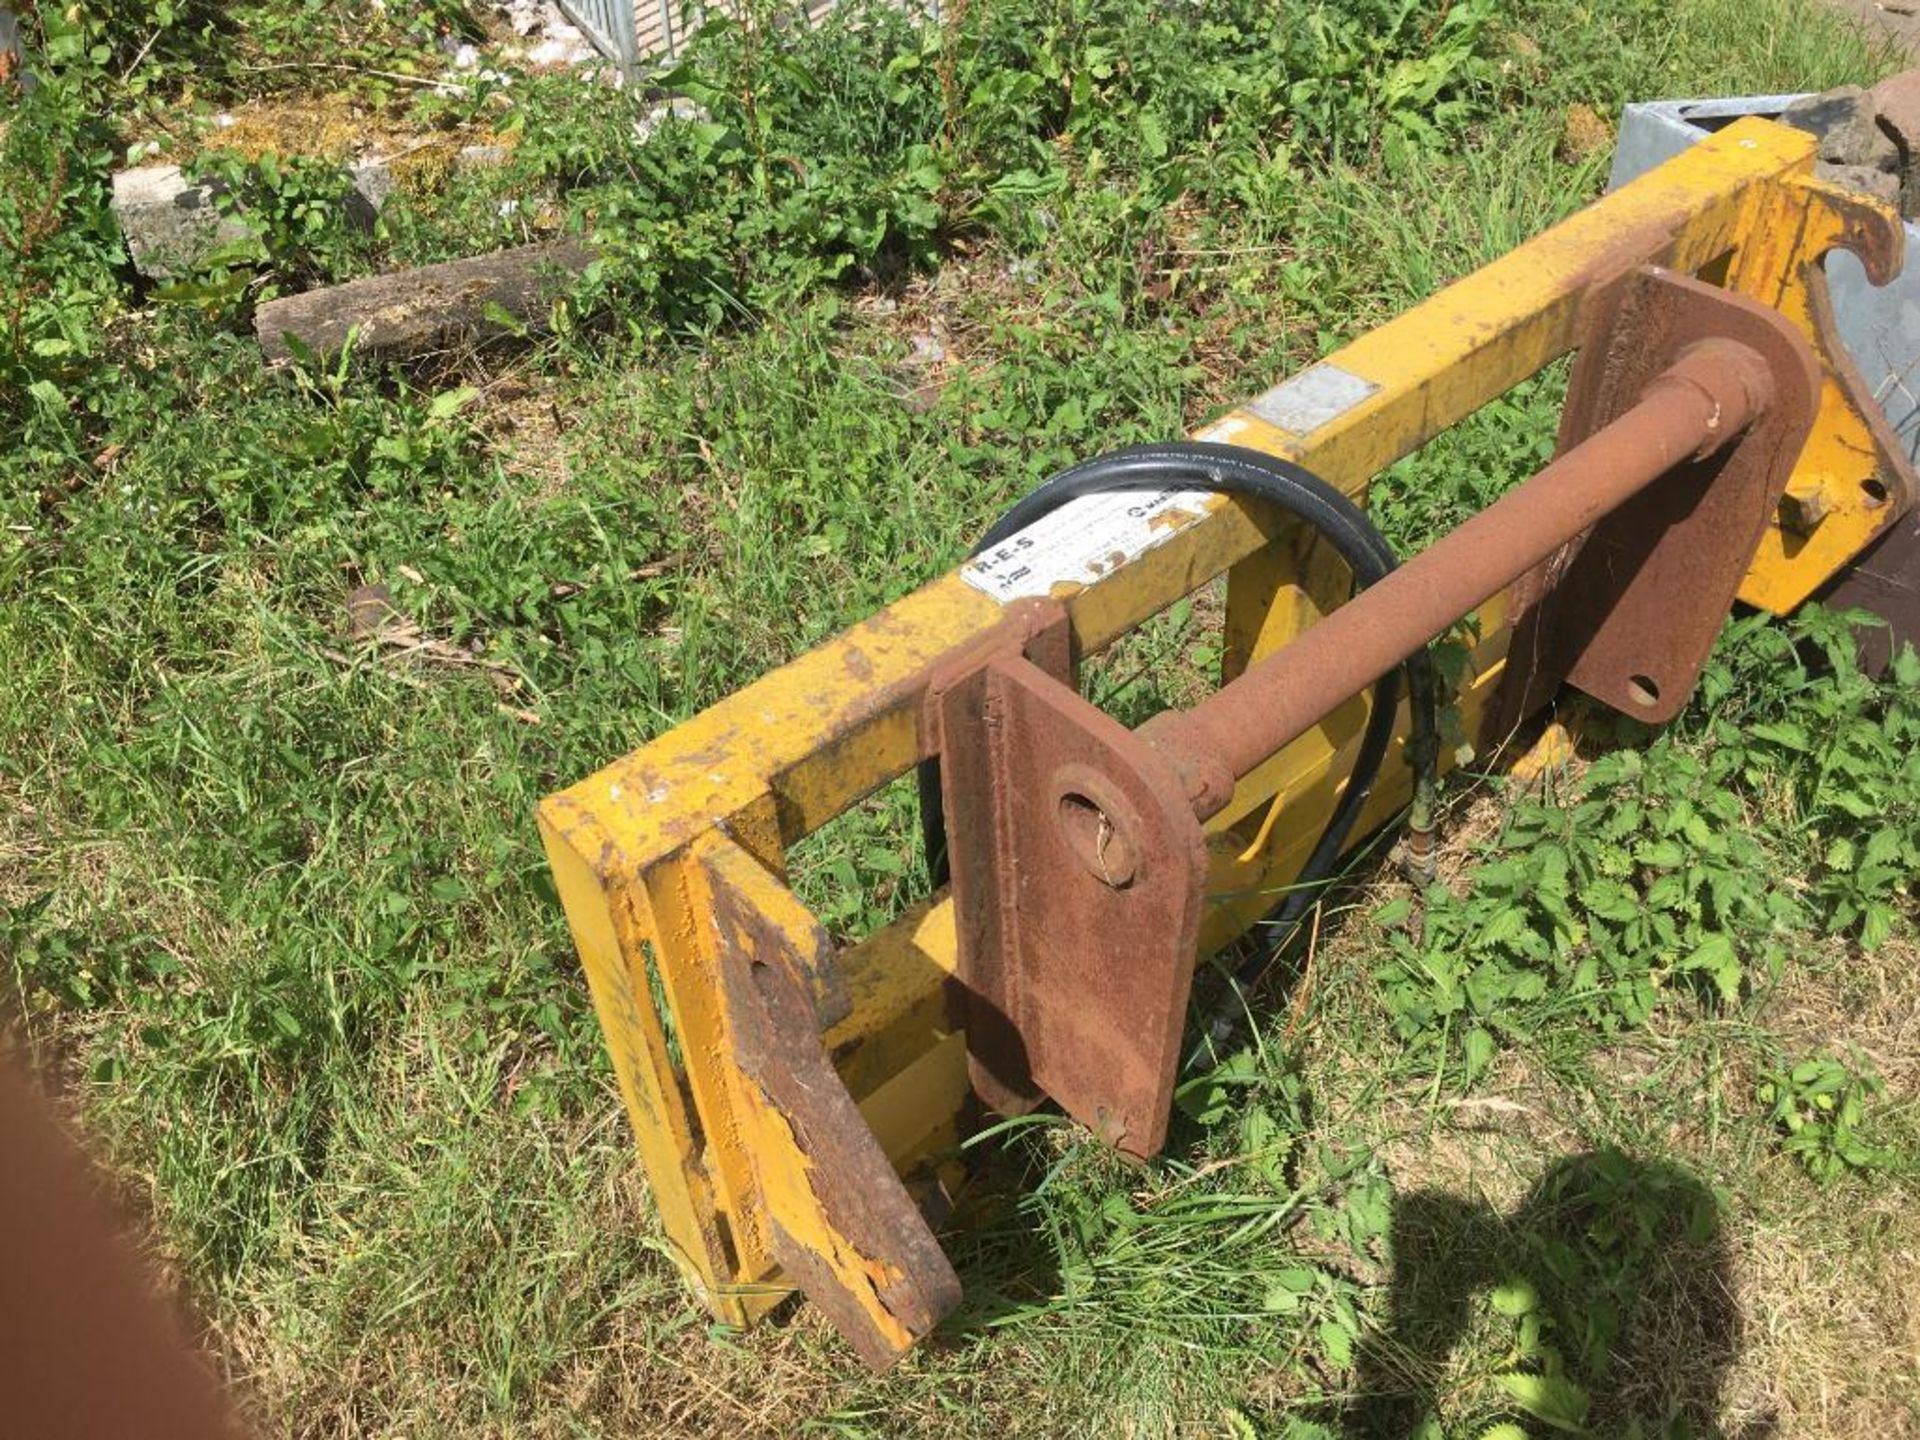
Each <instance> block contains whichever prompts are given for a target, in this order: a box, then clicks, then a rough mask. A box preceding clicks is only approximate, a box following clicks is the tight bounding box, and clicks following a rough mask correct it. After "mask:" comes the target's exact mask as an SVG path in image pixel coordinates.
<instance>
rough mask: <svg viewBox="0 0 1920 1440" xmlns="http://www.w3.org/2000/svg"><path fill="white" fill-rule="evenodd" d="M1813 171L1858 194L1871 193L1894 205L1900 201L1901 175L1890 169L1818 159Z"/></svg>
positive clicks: (1876, 197) (1820, 176) (1824, 178)
mask: <svg viewBox="0 0 1920 1440" xmlns="http://www.w3.org/2000/svg"><path fill="white" fill-rule="evenodd" d="M1813 173H1814V174H1815V175H1816V176H1818V177H1819V178H1820V179H1822V180H1830V181H1832V182H1833V183H1834V184H1835V185H1840V186H1844V187H1845V188H1846V189H1848V190H1851V191H1853V192H1854V193H1855V194H1857V195H1871V196H1873V197H1874V198H1875V199H1878V200H1884V201H1886V202H1887V203H1888V204H1889V205H1894V206H1897V205H1898V204H1899V203H1900V177H1899V176H1898V175H1896V174H1894V173H1893V172H1892V171H1890V170H1878V169H1875V168H1874V167H1873V166H1871V165H1835V164H1833V163H1832V162H1831V161H1827V160H1818V161H1815V162H1814V166H1813Z"/></svg>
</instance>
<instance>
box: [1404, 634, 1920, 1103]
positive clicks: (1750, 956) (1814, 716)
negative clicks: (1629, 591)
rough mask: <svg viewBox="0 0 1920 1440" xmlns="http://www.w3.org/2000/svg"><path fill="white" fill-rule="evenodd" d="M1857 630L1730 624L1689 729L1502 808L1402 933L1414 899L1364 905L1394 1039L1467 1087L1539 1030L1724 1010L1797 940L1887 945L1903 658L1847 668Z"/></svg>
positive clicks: (1905, 833)
mask: <svg viewBox="0 0 1920 1440" xmlns="http://www.w3.org/2000/svg"><path fill="white" fill-rule="evenodd" d="M1861 619H1862V617H1860V616H1848V615H1839V614H1835V613H1832V612H1826V611H1821V610H1818V609H1814V610H1811V611H1809V612H1807V613H1806V614H1804V615H1802V616H1799V617H1796V619H1795V620H1794V621H1792V622H1791V623H1789V624H1787V625H1784V626H1783V625H1780V624H1779V623H1777V622H1774V621H1771V620H1769V619H1768V618H1767V617H1764V616H1757V617H1752V618H1749V619H1743V620H1741V621H1738V622H1736V623H1735V624H1734V625H1732V626H1730V627H1729V630H1728V634H1727V635H1726V637H1725V638H1724V639H1723V641H1722V643H1721V646H1720V648H1719V650H1718V651H1717V653H1716V656H1715V658H1714V660H1713V661H1712V662H1711V663H1710V665H1709V666H1708V669H1707V672H1706V674H1705V675H1703V677H1702V682H1701V691H1700V696H1699V698H1698V700H1697V701H1696V703H1695V706H1694V707H1693V709H1692V711H1690V712H1689V716H1688V717H1687V718H1686V720H1685V721H1683V722H1682V723H1681V724H1679V725H1677V726H1676V727H1674V728H1673V729H1672V730H1669V731H1667V732H1665V733H1663V734H1661V735H1659V736H1658V737H1656V738H1655V739H1654V740H1653V741H1652V743H1651V744H1650V745H1648V746H1647V747H1646V749H1644V750H1619V751H1616V752H1614V753H1612V754H1609V755H1607V756H1604V757H1603V758H1601V759H1600V760H1597V761H1596V762H1594V763H1593V764H1592V765H1590V766H1588V767H1587V768H1586V770H1585V771H1584V773H1582V774H1581V775H1579V776H1578V778H1577V779H1575V780H1574V781H1573V782H1572V783H1571V785H1570V786H1569V787H1568V788H1567V789H1566V791H1565V793H1564V794H1551V793H1550V794H1545V795H1529V796H1525V797H1523V798H1521V799H1520V800H1518V801H1517V802H1516V803H1515V804H1514V806H1513V808H1512V809H1511V811H1510V812H1509V813H1508V816H1507V819H1506V822H1505V824H1504V826H1503V828H1502V830H1501V833H1500V835H1499V837H1498V838H1497V839H1496V840H1495V841H1493V842H1492V843H1491V844H1490V845H1489V846H1487V847H1486V848H1485V849H1484V851H1483V852H1482V861H1483V863H1481V864H1480V865H1479V866H1478V867H1477V868H1476V869H1475V870H1473V871H1472V872H1471V873H1470V875H1469V876H1468V877H1467V882H1466V888H1465V890H1464V891H1463V892H1462V893H1456V892H1455V891H1454V890H1452V889H1450V888H1448V887H1447V886H1445V885H1436V886H1433V887H1430V888H1429V889H1428V890H1427V892H1426V893H1425V895H1424V896H1423V897H1421V901H1420V906H1419V909H1420V912H1421V913H1420V914H1419V915H1418V917H1417V923H1411V922H1414V921H1415V920H1416V917H1415V914H1414V911H1415V904H1414V902H1413V901H1412V900H1411V899H1406V898H1403V899H1400V900H1396V901H1394V902H1392V903H1390V904H1389V905H1387V906H1386V907H1384V908H1383V909H1382V910H1380V911H1379V912H1378V913H1377V915H1376V917H1375V918H1376V920H1377V921H1378V922H1380V923H1381V924H1384V925H1386V926H1388V927H1389V937H1388V938H1389V944H1388V948H1387V951H1386V954H1385V957H1384V959H1383V960H1382V961H1381V962H1380V963H1379V965H1378V966H1377V969H1376V975H1377V979H1378V981H1379V984H1380V988H1381V994H1382V996H1383V998H1384V1000H1385V1003H1386V1006H1387V1009H1388V1011H1389V1013H1390V1014H1391V1015H1392V1017H1393V1020H1394V1023H1395V1025H1396V1028H1397V1029H1398V1030H1399V1032H1400V1034H1401V1036H1402V1038H1404V1039H1406V1040H1408V1041H1410V1042H1416V1041H1422V1040H1425V1041H1431V1042H1435V1043H1437V1044H1438V1045H1439V1047H1440V1050H1441V1054H1440V1056H1439V1058H1438V1062H1437V1063H1438V1064H1439V1065H1440V1066H1441V1067H1443V1068H1452V1067H1455V1066H1457V1067H1459V1068H1461V1069H1463V1070H1464V1072H1465V1077H1466V1079H1467V1080H1468V1081H1469V1082H1471V1081H1472V1080H1473V1079H1474V1078H1475V1077H1477V1076H1478V1075H1479V1074H1480V1072H1481V1071H1483V1070H1484V1069H1485V1068H1486V1067H1487V1065H1488V1064H1489V1063H1490V1062H1491V1061H1492V1059H1493V1057H1494V1055H1495V1053H1496V1052H1497V1050H1498V1048H1499V1044H1500V1041H1501V1039H1502V1038H1506V1039H1517V1038H1520V1037H1521V1036H1523V1035H1525V1034H1527V1033H1529V1032H1530V1031H1532V1030H1533V1029H1535V1028H1537V1027H1538V1026H1539V1025H1540V1024H1541V1023H1542V1021H1544V1020H1546V1019H1549V1018H1551V1017H1553V1016H1558V1015H1565V1014H1574V1015H1578V1016H1580V1017H1582V1018H1583V1019H1585V1020H1588V1021H1590V1022H1593V1023H1595V1024H1597V1025H1599V1026H1600V1027H1601V1028H1602V1029H1603V1030H1607V1031H1612V1030H1617V1029H1620V1028H1622V1027H1632V1026H1639V1025H1643V1024H1645V1023H1646V1021H1647V1019H1648V1018H1649V1017H1650V1016H1651V1015H1652V1013H1653V1011H1654V1009H1655V1007H1656V1006H1657V1005H1659V1004H1660V1003H1661V1002H1662V1000H1663V999H1664V998H1666V997H1668V996H1671V995H1675V994H1685V995H1689V996H1691V997H1694V998H1695V999H1696V1000H1697V1001H1700V1002H1703V1003H1707V1004H1723V1005H1732V1004H1734V1003H1736V1002H1737V1001H1738V1000H1739V998H1740V996H1741V993H1742V989H1743V986H1746V985H1748V984H1749V983H1750V982H1751V981H1752V980H1753V979H1754V978H1755V977H1756V976H1762V975H1764V976H1767V977H1769V978H1775V977H1777V975H1778V973H1779V970H1780V967H1781V965H1782V963H1783V961H1784V958H1785V953H1786V943H1787V941H1788V940H1789V939H1790V937H1791V936H1793V935H1794V934H1795V933H1804V932H1805V931H1806V930H1807V929H1809V928H1824V929H1826V930H1828V931H1829V932H1831V933H1835V934H1845V935H1848V936H1850V937H1853V938H1855V939H1857V940H1858V941H1859V943H1860V944H1861V945H1862V946H1864V947H1867V948H1871V947H1873V946H1875V945H1878V944H1880V943H1881V942H1882V941H1884V940H1885V939H1886V938H1887V936H1888V935H1889V934H1891V933H1893V931H1894V929H1895V928H1896V926H1897V925H1898V924H1899V923H1900V919H1901V915H1902V913H1903V908H1904V907H1909V906H1910V905H1911V903H1912V895H1911V892H1912V889H1913V876H1914V874H1915V873H1916V871H1917V870H1920V699H1917V698H1916V696H1920V659H1916V657H1915V656H1914V655H1913V653H1912V652H1911V651H1908V652H1906V653H1903V654H1902V655H1900V656H1899V657H1898V658H1897V659H1896V660H1895V662H1894V663H1893V665H1892V667H1891V668H1890V669H1889V671H1888V673H1887V675H1886V676H1885V677H1883V678H1881V679H1878V680H1876V679H1874V678H1871V677H1869V676H1867V675H1865V674H1863V673H1862V672H1861V671H1860V669H1859V666H1858V664H1857V661H1856V658H1855V654H1854V639H1853V628H1852V627H1853V625H1854V624H1855V623H1857V622H1859V621H1860V620H1861ZM1783 876H1794V877H1801V876H1804V877H1806V878H1805V879H1804V880H1793V881H1783V880H1782V878H1781V877H1783Z"/></svg>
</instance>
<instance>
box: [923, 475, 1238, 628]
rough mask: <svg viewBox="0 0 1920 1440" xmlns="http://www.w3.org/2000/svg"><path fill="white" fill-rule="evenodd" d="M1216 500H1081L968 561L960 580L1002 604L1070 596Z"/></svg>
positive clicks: (1125, 496)
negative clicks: (1052, 596) (1053, 596)
mask: <svg viewBox="0 0 1920 1440" xmlns="http://www.w3.org/2000/svg"><path fill="white" fill-rule="evenodd" d="M1212 498H1213V497H1212V495H1211V494H1210V493H1209V492H1208V491H1205V490H1175V489H1165V490H1120V491H1115V492H1114V493H1113V494H1111V495H1086V496H1082V497H1081V498H1080V499H1078V500H1075V501H1072V502H1071V503H1070V504H1066V505H1063V506H1061V507H1060V508H1059V509H1058V510H1056V511H1054V512H1053V513H1052V514H1051V515H1046V516H1043V517H1041V518H1040V519H1038V520H1036V521H1034V522H1033V524H1031V525H1029V526H1028V527H1027V528H1026V529H1024V530H1022V531H1021V532H1020V533H1019V534H1017V535H1015V536H1013V537H1012V538H1010V539H1008V540H1004V541H1002V542H1001V543H1000V544H998V545H996V546H994V547H993V548H992V549H991V550H987V551H983V552H982V553H981V554H980V555H978V556H976V557H975V558H974V559H972V560H969V561H968V562H967V563H966V564H965V565H963V566H961V567H960V578H961V579H962V580H965V581H966V582H967V583H968V584H969V585H971V586H973V588H974V589H976V590H979V591H983V592H984V593H986V594H988V595H991V596H992V597H993V598H994V599H996V600H999V601H1002V602H1005V601H1010V600H1020V599H1024V598H1026V597H1028V596H1033V595H1062V596H1064V595H1070V594H1072V593H1073V592H1075V591H1077V590H1081V589H1084V588H1085V587H1086V586H1088V585H1091V584H1093V583H1094V581H1096V580H1098V579H1099V578H1100V577H1101V576H1103V575H1109V574H1111V573H1113V571H1115V570H1117V569H1119V568H1120V567H1121V566H1122V565H1125V564H1127V563H1128V562H1129V561H1132V560H1137V559H1139V557H1140V556H1142V555H1144V554H1146V553H1147V552H1148V551H1149V550H1152V549H1155V548H1156V547H1158V546H1160V545H1162V544H1164V543H1165V542H1166V541H1168V540H1170V539H1171V538H1172V537H1173V536H1174V535H1176V534H1177V533H1178V532H1180V531H1181V530H1184V529H1185V528H1186V527H1187V526H1188V525H1191V524H1192V523H1193V522H1194V521H1195V520H1198V519H1199V518H1200V517H1201V516H1202V515H1204V514H1205V513H1206V508H1207V502H1208V501H1209V500H1210V499H1212Z"/></svg>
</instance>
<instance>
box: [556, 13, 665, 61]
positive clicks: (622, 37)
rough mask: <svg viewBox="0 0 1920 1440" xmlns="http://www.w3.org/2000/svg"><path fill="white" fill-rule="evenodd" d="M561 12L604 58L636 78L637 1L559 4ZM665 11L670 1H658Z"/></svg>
mask: <svg viewBox="0 0 1920 1440" xmlns="http://www.w3.org/2000/svg"><path fill="white" fill-rule="evenodd" d="M557 3H558V4H559V6H560V11H561V13H562V14H564V15H565V16H566V17H567V18H568V19H569V20H571V21H572V22H573V23H574V24H576V25H578V26H579V27H580V29H581V31H582V32H583V33H585V35H586V37H587V39H589V40H591V41H592V42H593V46H594V48H595V49H596V50H598V51H599V52H600V53H601V54H602V55H604V56H606V57H607V58H608V59H609V60H611V61H613V62H614V63H615V64H616V65H618V66H619V67H620V73H621V74H622V75H625V76H631V75H632V74H633V65H634V60H635V58H636V53H635V49H634V45H635V40H636V38H637V36H636V32H635V29H634V22H633V5H634V0H557ZM657 3H659V4H660V5H662V6H663V7H664V6H665V4H666V3H667V0H657Z"/></svg>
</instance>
